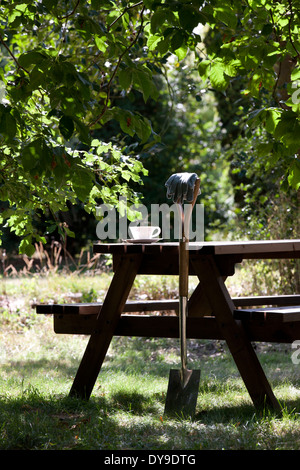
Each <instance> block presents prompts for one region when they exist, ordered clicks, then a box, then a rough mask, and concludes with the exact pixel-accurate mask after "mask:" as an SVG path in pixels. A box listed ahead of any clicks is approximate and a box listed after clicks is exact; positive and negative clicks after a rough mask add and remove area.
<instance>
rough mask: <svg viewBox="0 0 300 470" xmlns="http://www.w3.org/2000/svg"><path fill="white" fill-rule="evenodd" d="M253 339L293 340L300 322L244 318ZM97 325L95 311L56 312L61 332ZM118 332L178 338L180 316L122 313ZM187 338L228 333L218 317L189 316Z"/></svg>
mask: <svg viewBox="0 0 300 470" xmlns="http://www.w3.org/2000/svg"><path fill="white" fill-rule="evenodd" d="M242 323H243V327H244V330H245V332H246V336H247V338H248V340H249V341H263V342H268V343H272V342H275V343H292V342H293V341H295V340H299V338H300V322H289V323H282V324H281V325H278V324H276V323H274V322H271V323H268V324H267V325H266V323H260V322H253V321H251V320H249V318H245V319H243V321H242ZM95 328H96V316H95V315H72V314H68V315H61V314H55V315H54V330H55V332H56V333H57V334H79V335H91V334H92V333H93V331H94V330H95ZM114 335H115V336H140V337H147V338H148V337H152V338H178V337H179V328H178V317H176V316H152V315H126V314H125V315H121V317H120V319H119V321H118V325H117V327H116V330H115V332H114ZM187 338H193V339H207V340H224V339H225V338H224V334H223V333H222V330H221V329H220V328H219V326H218V323H217V321H216V319H215V318H214V317H203V318H201V317H188V318H187Z"/></svg>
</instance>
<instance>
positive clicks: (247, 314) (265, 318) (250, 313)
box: [234, 306, 300, 323]
mask: <svg viewBox="0 0 300 470" xmlns="http://www.w3.org/2000/svg"><path fill="white" fill-rule="evenodd" d="M234 318H236V319H239V320H244V319H245V318H247V319H248V320H253V321H259V322H265V323H270V322H278V323H287V322H297V321H300V306H298V307H279V308H261V309H252V308H251V309H239V310H235V311H234Z"/></svg>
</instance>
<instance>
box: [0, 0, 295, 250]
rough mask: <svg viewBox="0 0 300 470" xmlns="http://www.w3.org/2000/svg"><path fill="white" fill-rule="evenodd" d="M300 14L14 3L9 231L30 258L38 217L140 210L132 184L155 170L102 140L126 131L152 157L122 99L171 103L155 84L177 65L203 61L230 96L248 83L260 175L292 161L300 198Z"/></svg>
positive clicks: (4, 133)
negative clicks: (109, 130)
mask: <svg viewBox="0 0 300 470" xmlns="http://www.w3.org/2000/svg"><path fill="white" fill-rule="evenodd" d="M299 14H300V0H280V1H273V0H223V1H222V2H219V1H218V0H210V1H204V0H197V1H185V0H182V1H175V0H173V1H159V0H144V1H140V2H136V3H134V2H125V1H122V0H116V1H106V0H104V1H102V0H88V1H81V0H73V1H64V0H37V1H31V0H30V1H29V0H16V1H4V0H3V1H2V2H1V5H0V43H1V56H0V57H1V69H0V80H1V81H0V141H1V147H0V168H1V174H0V200H2V201H6V202H7V203H8V205H7V206H5V207H4V210H3V211H2V213H1V220H2V223H4V222H6V224H7V225H8V226H9V227H10V228H11V230H13V231H15V232H16V234H17V235H18V236H20V237H21V238H22V242H21V245H20V251H21V252H23V253H27V254H29V255H30V254H32V253H33V250H34V248H33V240H34V239H36V240H43V236H42V234H40V233H39V230H38V229H37V228H36V227H35V225H34V223H33V214H44V215H47V216H48V215H51V216H52V221H53V220H54V221H56V220H57V213H58V211H64V210H67V203H68V202H71V203H76V201H80V202H81V203H82V204H83V205H84V207H85V209H86V210H87V211H88V212H92V213H95V209H96V205H97V203H99V201H104V202H109V203H112V204H114V205H116V206H117V204H118V196H119V195H120V194H122V195H127V197H128V198H129V200H130V201H132V202H135V201H136V200H137V198H138V195H137V194H136V193H135V192H134V191H133V190H132V189H131V188H132V185H131V183H141V181H142V179H141V178H142V176H143V175H145V173H146V170H145V169H144V167H143V165H142V163H141V161H140V159H139V157H138V155H133V154H127V155H126V154H125V153H126V152H124V149H123V150H122V149H120V148H118V147H117V146H115V145H113V144H112V143H106V142H103V141H102V139H101V131H102V130H103V129H105V127H106V126H108V125H109V124H110V123H111V122H112V121H116V122H118V123H119V126H120V129H121V131H122V132H123V133H124V134H126V135H129V136H131V137H132V138H133V139H136V141H137V142H138V143H139V144H140V146H144V149H145V150H147V149H149V148H151V145H154V144H155V143H156V142H157V141H158V140H159V139H160V136H159V135H157V134H155V133H154V132H153V130H152V126H151V122H150V121H149V120H148V118H147V117H146V116H143V115H142V114H141V113H139V112H138V110H137V109H131V108H129V107H127V108H126V107H124V106H122V98H123V97H124V96H130V93H131V91H132V90H136V91H137V92H138V93H140V94H141V96H142V98H143V100H144V102H145V103H147V102H148V101H149V100H150V99H151V100H159V91H158V90H157V87H156V84H155V77H156V75H161V76H162V75H163V66H164V64H165V62H166V60H168V57H169V55H170V54H174V55H175V56H176V57H177V60H178V61H179V62H180V61H182V60H184V59H185V57H186V56H187V54H188V53H190V52H192V53H193V54H194V62H195V65H196V66H197V68H198V72H199V75H200V77H201V79H202V80H203V81H204V82H206V83H207V86H208V87H210V88H212V89H214V90H217V91H219V92H221V93H224V94H226V93H227V90H228V89H229V88H230V86H231V84H232V82H233V81H234V80H237V79H239V80H241V82H242V83H243V84H244V88H243V89H242V91H241V94H242V97H243V98H244V99H245V100H246V103H247V105H246V106H243V107H241V109H240V114H241V115H240V123H239V126H240V129H241V133H242V132H243V133H244V135H247V136H248V137H247V138H248V139H253V146H254V147H255V148H257V149H258V152H257V161H256V162H254V167H255V168H256V170H257V171H260V172H262V171H263V170H262V168H263V167H265V166H267V167H268V168H269V170H270V171H271V170H272V168H273V167H275V166H276V165H278V162H279V161H280V164H282V179H283V181H286V182H287V183H288V184H289V185H290V186H291V187H292V188H294V189H295V190H297V189H299V186H300V164H299V156H298V152H299V148H300V132H299V131H300V108H299V100H298V99H297V97H296V95H295V91H297V86H298V85H297V81H298V80H299V78H300V69H299V65H298V58H299V53H300V52H299V51H300V42H299V27H300V22H299ZM199 26H200V28H199ZM208 27H209V28H210V30H211V31H212V32H213V35H214V41H213V43H212V44H211V46H210V47H207V48H205V47H204V45H203V42H202V38H201V36H200V34H203V28H204V29H205V28H208ZM199 32H200V34H199ZM118 102H119V103H120V105H119V104H118ZM257 129H261V131H260V132H257ZM247 133H248V134H247ZM99 136H100V137H99ZM262 136H263V137H262ZM54 227H55V224H53V222H51V223H50V222H49V226H48V232H50V231H51V230H53V229H54ZM60 230H61V231H62V232H63V231H66V232H68V227H67V226H66V225H61V226H60ZM69 235H73V234H72V233H69Z"/></svg>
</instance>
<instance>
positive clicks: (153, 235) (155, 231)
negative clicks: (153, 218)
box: [152, 227, 160, 238]
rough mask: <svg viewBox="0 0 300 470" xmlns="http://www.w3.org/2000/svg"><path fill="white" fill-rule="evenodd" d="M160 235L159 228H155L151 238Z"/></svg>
mask: <svg viewBox="0 0 300 470" xmlns="http://www.w3.org/2000/svg"><path fill="white" fill-rule="evenodd" d="M159 234H160V227H156V228H155V230H154V231H153V233H152V238H155V237H157V235H159Z"/></svg>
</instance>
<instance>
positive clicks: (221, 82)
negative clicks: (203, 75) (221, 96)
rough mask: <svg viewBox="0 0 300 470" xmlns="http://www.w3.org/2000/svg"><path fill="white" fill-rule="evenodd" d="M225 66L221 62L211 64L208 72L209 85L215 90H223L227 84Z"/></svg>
mask: <svg viewBox="0 0 300 470" xmlns="http://www.w3.org/2000/svg"><path fill="white" fill-rule="evenodd" d="M224 74H225V67H224V65H223V64H222V63H221V62H215V63H213V64H212V66H211V68H210V73H209V79H210V82H211V85H212V87H213V88H215V89H216V90H224V89H225V88H226V86H227V83H228V80H227V79H226V77H225V75H224Z"/></svg>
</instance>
